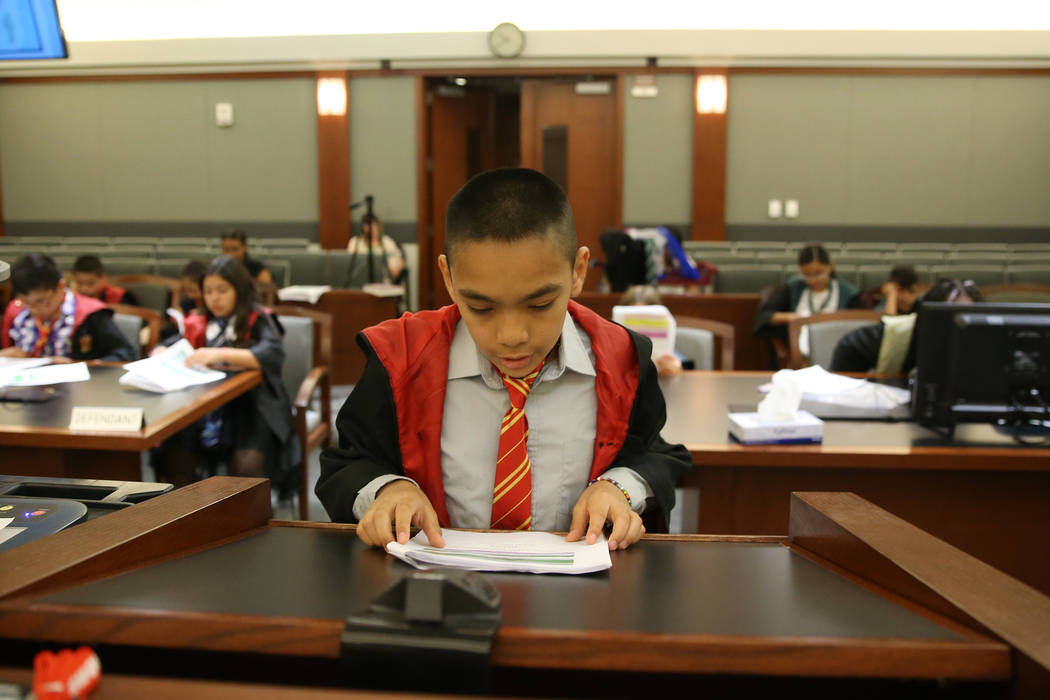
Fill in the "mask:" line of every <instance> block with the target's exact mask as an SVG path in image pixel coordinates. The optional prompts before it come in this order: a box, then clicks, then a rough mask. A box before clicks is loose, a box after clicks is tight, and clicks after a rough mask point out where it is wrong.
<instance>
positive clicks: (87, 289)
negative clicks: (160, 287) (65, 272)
mask: <svg viewBox="0 0 1050 700" xmlns="http://www.w3.org/2000/svg"><path fill="white" fill-rule="evenodd" d="M73 288H74V290H75V291H76V293H77V294H83V295H84V296H86V297H93V298H95V299H98V300H99V301H102V302H105V303H106V304H127V305H129V306H138V305H139V302H138V300H137V299H136V298H135V295H134V294H132V293H131V292H129V291H128V290H127V289H124V288H123V287H118V286H116V285H115V284H110V283H109V277H108V276H107V275H106V268H105V267H104V266H103V265H102V260H101V259H100V258H99V257H98V256H97V255H81V256H80V257H79V258H77V259H76V260H75V261H74V262H73Z"/></svg>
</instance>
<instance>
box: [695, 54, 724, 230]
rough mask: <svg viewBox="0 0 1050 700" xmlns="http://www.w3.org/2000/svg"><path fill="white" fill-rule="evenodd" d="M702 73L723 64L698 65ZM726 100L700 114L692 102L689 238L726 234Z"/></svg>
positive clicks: (720, 70)
mask: <svg viewBox="0 0 1050 700" xmlns="http://www.w3.org/2000/svg"><path fill="white" fill-rule="evenodd" d="M703 75H721V76H724V77H725V78H726V90H728V89H729V77H728V71H727V70H726V69H725V68H700V69H697V71H696V74H695V80H694V86H693V89H694V90H695V89H696V85H695V82H696V81H698V80H699V79H700V77H701V76H703ZM728 133H729V103H727V105H726V112H725V113H724V114H700V113H699V112H697V110H696V104H695V99H694V105H693V238H694V239H696V240H711V241H723V240H725V237H726V225H725V216H726V154H727V151H728Z"/></svg>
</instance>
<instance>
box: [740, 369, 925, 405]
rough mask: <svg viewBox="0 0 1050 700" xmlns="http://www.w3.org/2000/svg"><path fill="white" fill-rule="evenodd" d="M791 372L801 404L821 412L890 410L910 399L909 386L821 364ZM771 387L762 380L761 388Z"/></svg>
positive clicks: (763, 390)
mask: <svg viewBox="0 0 1050 700" xmlns="http://www.w3.org/2000/svg"><path fill="white" fill-rule="evenodd" d="M792 376H793V377H794V378H795V380H796V381H798V383H799V385H800V386H801V387H802V403H801V407H802V408H804V409H806V410H809V411H810V412H812V413H817V414H818V415H819V414H820V412H821V408H825V407H826V408H833V409H841V410H843V411H846V412H847V413H848V412H849V411H850V410H854V411H859V412H863V413H865V414H868V413H871V412H880V411H889V410H890V409H893V408H896V407H897V406H900V405H901V404H905V403H907V402H908V401H910V400H911V392H910V391H908V390H907V389H901V388H899V387H894V386H887V385H885V384H877V383H875V382H871V381H868V380H867V379H859V378H856V377H845V376H843V375H841V374H833V373H831V372H828V371H827V370H826V369H824V368H823V367H821V366H820V365H813V366H812V367H806V368H805V369H799V370H795V371H794V373H793V374H792ZM769 387H771V385H768V384H763V385H762V386H760V387H759V388H758V390H759V391H762V392H767V391H769ZM844 415H845V414H844Z"/></svg>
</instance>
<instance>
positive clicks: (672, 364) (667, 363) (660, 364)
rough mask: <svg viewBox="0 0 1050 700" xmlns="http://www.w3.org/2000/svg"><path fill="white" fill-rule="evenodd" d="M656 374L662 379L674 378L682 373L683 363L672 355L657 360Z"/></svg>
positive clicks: (661, 356) (668, 354)
mask: <svg viewBox="0 0 1050 700" xmlns="http://www.w3.org/2000/svg"><path fill="white" fill-rule="evenodd" d="M656 373H657V374H659V375H660V376H661V377H673V376H674V375H676V374H681V373H682V361H681V360H679V359H678V358H677V357H675V356H674V355H672V354H671V353H667V354H665V355H660V357H658V358H656Z"/></svg>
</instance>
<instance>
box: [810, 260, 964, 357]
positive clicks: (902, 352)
mask: <svg viewBox="0 0 1050 700" xmlns="http://www.w3.org/2000/svg"><path fill="white" fill-rule="evenodd" d="M928 301H947V302H952V303H956V304H969V303H972V302H975V301H976V302H979V301H983V297H982V296H981V292H980V290H979V289H978V288H977V286H976V285H975V284H974V283H973V282H971V281H970V280H966V281H965V282H960V281H959V280H954V279H949V278H947V277H945V278H942V279H939V280H937V282H936V284H934V285H933V286H932V287H931V288H930V289H929V291H927V292H926V294H924V295H923V296H922V297H921V298H920V299H918V300H916V302H915V304H914V306H913V307H912V313H910V314H905V315H900V316H883V318H882V323H873V324H872V325H870V326H863V327H861V328H857V329H856V330H853V331H850V332H849V333H847V334H846V335H844V336H842V338H841V339H840V340H839V342H838V343H837V344H836V345H835V352H834V354H833V355H832V356H831V371H832V372H872V371H874V372H876V373H878V374H907V373H908V372H910V371H911V370H912V368H913V367H914V366H915V338H916V337H917V334H916V333H915V321H916V318H917V315H918V314H917V312H918V310H919V308H920V307H921V306H922V304H923V303H925V302H928Z"/></svg>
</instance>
